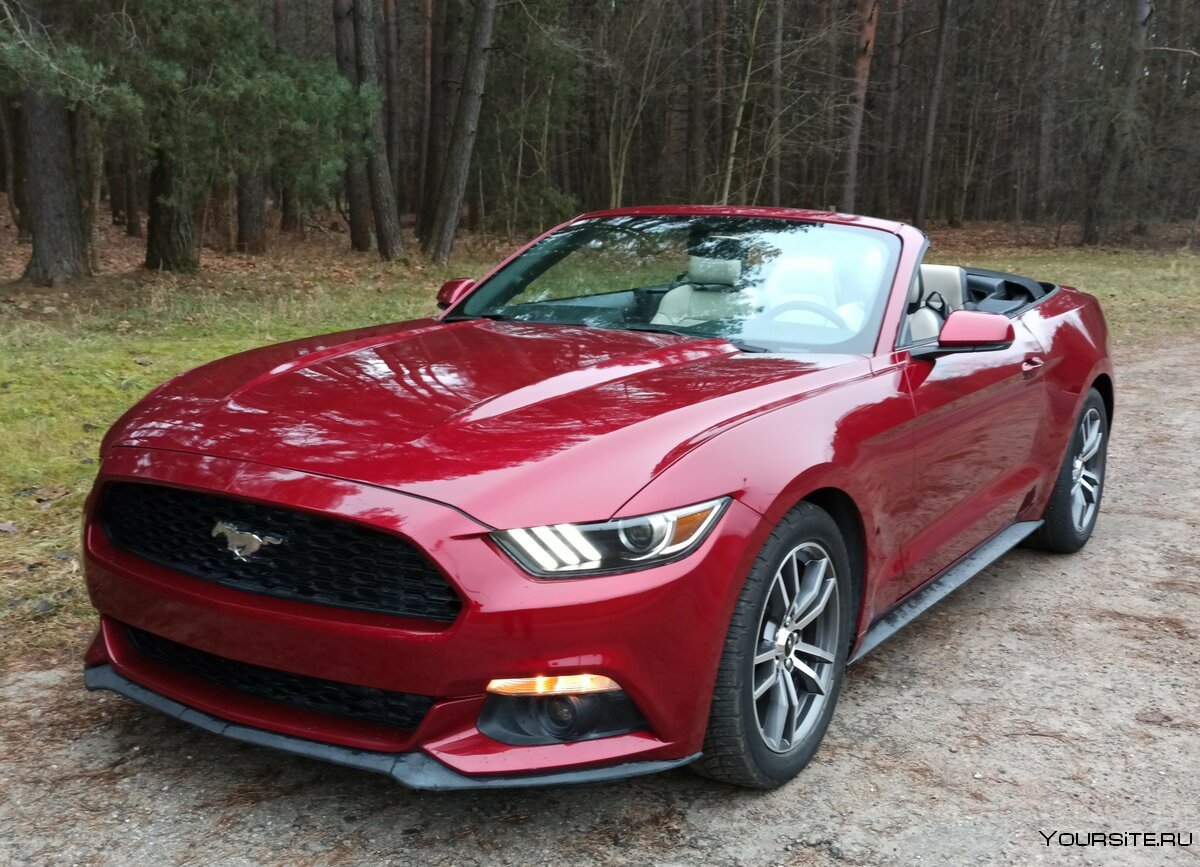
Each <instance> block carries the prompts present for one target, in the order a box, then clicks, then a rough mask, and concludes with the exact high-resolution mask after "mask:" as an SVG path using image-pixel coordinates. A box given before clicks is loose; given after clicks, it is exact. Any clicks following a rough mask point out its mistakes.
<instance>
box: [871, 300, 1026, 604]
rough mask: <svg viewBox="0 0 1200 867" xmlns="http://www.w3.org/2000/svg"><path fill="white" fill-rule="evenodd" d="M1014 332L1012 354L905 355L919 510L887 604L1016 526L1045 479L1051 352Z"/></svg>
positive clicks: (1016, 323) (1018, 325) (1019, 327)
mask: <svg viewBox="0 0 1200 867" xmlns="http://www.w3.org/2000/svg"><path fill="white" fill-rule="evenodd" d="M1013 329H1014V331H1015V335H1016V338H1015V340H1014V341H1013V343H1012V345H1011V346H1010V347H1008V348H1007V349H1000V350H990V351H983V352H969V353H962V354H953V355H943V356H940V357H938V358H936V359H932V360H929V359H917V358H912V357H911V355H908V353H907V352H904V356H906V360H905V361H903V362H902V366H903V369H904V375H903V383H904V385H903V387H904V389H905V390H907V392H908V394H909V397H910V399H911V400H912V403H913V410H914V413H915V415H914V419H913V430H912V456H913V476H912V479H913V483H912V497H911V498H910V503H911V505H912V508H911V510H910V511H909V512H908V514H907V516H906V521H907V524H908V526H907V528H906V534H905V536H906V538H907V544H906V549H907V550H906V556H905V562H906V568H905V573H904V579H903V581H902V582H901V586H899V587H897V588H896V589H897V591H898V592H897V593H896V594H895V598H893V599H891V600H889V601H890V602H896V601H899V599H901V598H903V597H904V596H906V595H908V593H910V592H912V591H913V590H915V589H917V588H918V587H920V586H921V585H922V584H924V583H926V582H927V581H928V580H929V579H931V578H933V577H934V576H936V575H938V574H939V573H940V572H942V571H943V570H944V569H946V568H947V567H949V566H951V565H953V564H954V563H955V561H957V560H959V559H960V558H961V557H963V555H965V554H967V553H968V552H970V551H971V550H972V549H973V548H975V547H976V546H978V545H980V544H981V543H983V542H984V541H986V540H987V539H988V538H990V537H991V536H993V535H995V534H996V533H998V532H1000V531H1001V530H1003V529H1005V528H1006V527H1008V526H1009V525H1010V524H1012V523H1013V522H1014V521H1015V520H1016V517H1017V514H1018V512H1019V511H1020V510H1021V508H1022V507H1023V506H1024V505H1025V504H1026V503H1027V502H1029V500H1030V499H1031V497H1032V496H1033V493H1034V488H1035V486H1036V484H1037V482H1038V479H1039V478H1040V477H1041V476H1042V475H1043V472H1042V470H1041V469H1040V468H1039V465H1038V462H1037V461H1036V460H1035V454H1036V450H1037V449H1038V448H1039V446H1040V444H1039V443H1038V440H1037V434H1038V430H1039V428H1040V425H1041V422H1042V420H1043V419H1044V418H1045V416H1046V413H1047V412H1048V410H1049V406H1048V402H1049V393H1048V391H1047V388H1046V383H1045V377H1044V370H1045V367H1044V365H1043V358H1044V355H1045V352H1044V349H1043V348H1042V346H1041V345H1040V344H1039V343H1038V341H1037V338H1036V337H1035V336H1034V335H1033V333H1032V332H1031V331H1030V330H1029V329H1028V328H1027V327H1025V325H1024V324H1022V322H1021V320H1020V319H1014V320H1013ZM900 348H901V349H904V347H900ZM1043 463H1044V462H1043Z"/></svg>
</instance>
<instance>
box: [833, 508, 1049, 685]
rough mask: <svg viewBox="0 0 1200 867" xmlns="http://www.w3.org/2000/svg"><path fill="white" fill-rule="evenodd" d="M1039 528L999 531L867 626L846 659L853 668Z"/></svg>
mask: <svg viewBox="0 0 1200 867" xmlns="http://www.w3.org/2000/svg"><path fill="white" fill-rule="evenodd" d="M1040 526H1042V522H1041V521H1021V522H1019V523H1016V524H1013V525H1012V526H1011V527H1009V528H1008V529H1007V530H1001V531H1000V532H999V533H997V534H996V535H995V536H992V538H990V539H988V540H987V541H986V542H984V543H983V544H982V545H980V546H979V547H978V548H976V549H975V550H974V551H972V552H970V553H969V554H967V555H965V556H964V557H962V558H961V559H960V560H959V561H958V562H956V563H955V564H954V565H953V566H950V567H949V568H948V569H946V570H945V571H944V572H942V574H941V575H938V576H937V577H936V578H934V579H933V580H931V581H930V582H929V583H927V584H926V585H925V586H923V587H922V588H921V589H920V590H917V591H916V592H915V593H913V594H912V595H911V596H909V597H908V598H907V599H905V600H904V601H903V602H901V603H900V604H898V605H897V606H896V607H895V608H893V609H892V610H891V611H889V612H888V613H887V614H885V615H883V617H881V618H879V619H878V620H876V621H875V622H874V623H873V624H871V628H870V629H868V630H867V634H866V635H864V636H863V640H862V643H861V644H860V645H859V647H858V650H857V651H856V652H855V654H854V656H853V657H852V658H851V659H850V664H851V665H853V664H854V663H856V662H858V661H859V660H860V659H862V658H863V657H864V656H866V655H867V654H868V653H870V652H871V651H872V650H874V649H875V648H876V647H878V646H879V645H881V644H883V642H885V641H887V640H888V639H889V638H891V637H892V636H893V635H895V634H896V633H897V632H899V631H900V630H901V629H903V628H904V627H905V626H908V624H910V623H912V622H913V621H914V620H916V619H917V618H918V617H920V616H921V615H922V614H924V613H925V612H926V611H928V610H929V609H930V608H932V607H933V606H934V605H936V604H937V603H939V602H941V601H942V600H943V599H945V598H946V597H947V596H949V595H950V594H951V593H953V592H954V591H955V590H957V589H958V588H959V587H962V586H963V585H964V584H966V583H967V582H968V581H970V580H971V579H972V578H974V577H975V576H976V575H978V574H979V573H980V572H982V571H983V570H984V569H986V568H987V567H988V566H991V565H992V564H993V563H995V562H996V561H997V560H999V559H1000V558H1001V557H1003V556H1004V555H1005V554H1007V553H1008V552H1009V551H1011V550H1012V549H1013V548H1015V547H1016V546H1017V545H1019V544H1020V543H1021V541H1022V540H1023V539H1024V538H1025V537H1026V536H1028V535H1029V534H1030V533H1032V532H1033V531H1034V530H1036V529H1037V528H1038V527H1040Z"/></svg>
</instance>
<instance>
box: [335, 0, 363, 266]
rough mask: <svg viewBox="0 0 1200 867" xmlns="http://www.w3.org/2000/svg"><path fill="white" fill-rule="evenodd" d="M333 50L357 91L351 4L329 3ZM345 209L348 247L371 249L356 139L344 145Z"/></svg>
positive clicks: (347, 1)
mask: <svg viewBox="0 0 1200 867" xmlns="http://www.w3.org/2000/svg"><path fill="white" fill-rule="evenodd" d="M333 32H334V46H335V51H336V52H337V68H338V72H340V73H341V74H342V77H343V78H345V79H346V80H347V81H348V82H350V86H351V87H353V88H354V89H355V90H358V68H357V65H356V61H355V59H354V55H355V51H354V0H333ZM346 144H347V153H346V172H345V185H346V208H347V210H348V211H349V213H350V247H351V249H353V250H357V251H358V252H360V253H365V252H367V251H368V250H370V249H371V201H370V199H371V196H370V193H369V192H368V191H367V176H366V172H365V171H364V169H363V155H362V148H361V146H360V142H359V140H358V137H357V136H355V137H353V138H352V139H351V140H349V141H347V143H346Z"/></svg>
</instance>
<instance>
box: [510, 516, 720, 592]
mask: <svg viewBox="0 0 1200 867" xmlns="http://www.w3.org/2000/svg"><path fill="white" fill-rule="evenodd" d="M727 505H729V498H728V497H722V498H721V499H719V500H709V501H708V502H707V503H699V504H697V505H695V506H685V507H684V508H682V509H672V510H671V511H669V512H659V513H657V514H654V515H641V516H639V517H636V518H618V519H616V520H613V521H605V522H603V523H600V524H555V525H553V526H550V525H547V526H544V527H530V528H529V529H525V530H501V531H500V532H498V533H494V534H493V535H492V538H493V539H495V540H496V542H497V543H498V544H499V545H500V547H501V548H503V549H504V550H505V551H507V552H508V553H509V555H511V556H512V558H513V559H514V560H516V561H517V563H519V564H520V565H521V567H522V568H524V569H525V570H526V571H527V572H532V573H533V574H534V575H543V576H549V577H563V578H569V577H574V576H576V575H581V574H591V573H598V572H619V571H626V572H627V571H629V570H631V569H645V568H646V567H648V566H659V565H661V564H663V563H668V562H670V561H672V560H678V559H679V558H681V557H686V556H687V555H688V554H690V553H691V552H692V551H693V550H695V548H696V547H697V546H698V545H699V544H700V543H701V542H703V541H704V537H705V536H707V535H708V533H709V531H710V530H711V529H712V528H713V526H714V525H715V524H716V523H717V519H718V518H720V517H721V513H722V512H723V511H724V510H725V507H726V506H727Z"/></svg>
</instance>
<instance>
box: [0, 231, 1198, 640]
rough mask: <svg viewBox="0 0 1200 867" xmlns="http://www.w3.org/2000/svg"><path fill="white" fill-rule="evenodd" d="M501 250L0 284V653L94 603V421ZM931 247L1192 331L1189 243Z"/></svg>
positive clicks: (98, 431) (403, 308) (1124, 320)
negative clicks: (1156, 248) (454, 258)
mask: <svg viewBox="0 0 1200 867" xmlns="http://www.w3.org/2000/svg"><path fill="white" fill-rule="evenodd" d="M500 252H501V251H500V250H498V249H485V250H478V251H473V252H470V251H469V255H468V256H467V257H466V258H465V259H464V260H463V261H460V262H458V263H456V267H454V268H449V269H447V268H438V267H434V266H430V265H428V264H423V263H416V264H410V265H401V264H396V265H384V264H381V263H378V262H375V261H373V257H351V256H349V255H347V254H345V253H343V252H340V251H338V250H335V249H333V248H332V247H331V246H324V247H322V246H320V245H310V246H308V247H300V248H295V249H291V250H285V251H282V252H279V253H276V254H274V255H273V256H272V257H269V258H267V259H265V260H248V259H240V258H227V259H218V261H216V262H210V265H209V267H207V268H206V269H205V270H204V271H202V272H201V273H200V274H198V275H195V276H191V277H175V276H171V275H156V274H142V273H138V272H123V273H119V274H114V275H109V276H104V277H101V278H97V279H95V280H92V281H88V282H87V283H85V284H82V285H80V286H77V287H72V288H71V289H70V291H69V293H68V296H67V297H65V298H64V297H63V294H62V293H61V292H50V291H48V290H33V289H31V288H29V287H27V286H23V285H12V286H8V287H0V662H5V661H7V662H8V663H11V662H13V661H14V660H16V659H17V658H19V657H22V656H26V657H28V656H29V654H30V653H31V652H32V653H33V654H34V655H35V656H36V655H37V653H38V652H43V653H44V652H52V651H63V650H71V649H73V648H79V647H81V646H82V644H83V643H84V642H85V641H86V638H87V635H88V633H89V631H90V627H91V623H92V616H93V615H92V613H91V610H90V607H89V606H88V603H87V598H86V593H85V592H84V590H83V586H82V580H81V576H80V575H79V573H78V565H77V559H76V557H77V551H78V542H77V534H78V520H79V512H80V508H81V506H82V504H83V500H84V497H85V496H86V494H87V491H88V488H89V487H90V485H91V482H92V478H93V477H94V474H95V471H96V463H95V460H96V452H97V447H98V444H99V441H100V438H101V436H102V435H103V433H104V431H105V430H106V429H107V428H108V426H109V425H111V424H112V423H113V421H115V420H116V419H117V417H118V416H119V415H120V414H121V413H122V412H123V411H124V410H125V409H126V408H127V407H129V406H130V405H131V404H132V403H134V402H135V401H136V400H137V399H138V398H139V397H141V396H142V395H143V394H144V393H145V392H146V391H148V390H149V389H150V388H152V387H153V386H154V385H156V384H157V383H159V382H161V381H163V380H165V379H167V378H168V377H170V376H173V375H174V374H176V373H179V372H180V371H183V370H186V369H187V368H190V367H193V366H195V365H197V364H199V363H201V362H204V361H207V360H210V359H213V358H217V357H219V356H222V355H227V354H229V353H231V352H236V351H238V350H242V349H246V348H249V347H252V346H258V345H261V344H265V343H271V342H275V341H280V340H287V339H291V338H294V337H299V336H304V335H309V334H318V333H323V332H328V331H335V330H340V329H345V328H353V327H357V326H362V325H368V324H373V323H379V322H389V321H397V320H402V319H408V318H413V317H417V316H423V315H428V314H430V313H432V312H433V311H434V305H433V296H434V293H435V291H436V288H437V286H438V285H439V284H440V283H441V282H442V281H443V280H445V279H447V278H449V277H451V276H458V275H461V274H468V275H472V274H474V275H478V274H480V273H482V272H483V270H485V265H486V263H489V262H494V261H497V259H498V258H499V255H500ZM937 258H938V260H939V261H951V262H954V261H958V262H963V263H969V264H975V265H980V266H983V267H992V268H997V269H1000V270H1009V271H1015V272H1017V273H1023V274H1028V275H1030V276H1033V277H1036V278H1038V279H1044V280H1052V281H1056V282H1062V283H1068V284H1071V285H1075V286H1078V287H1080V288H1084V289H1087V290H1088V291H1090V292H1092V293H1093V294H1095V295H1097V296H1099V297H1100V299H1101V300H1102V301H1103V303H1104V307H1105V310H1106V312H1107V314H1108V317H1109V321H1110V324H1111V326H1112V330H1113V335H1114V341H1115V342H1116V343H1117V344H1118V346H1119V345H1121V344H1124V345H1132V344H1134V343H1141V342H1145V341H1150V342H1161V341H1165V340H1169V339H1172V338H1178V337H1180V336H1181V335H1185V334H1187V335H1190V337H1191V339H1195V336H1196V334H1197V332H1198V331H1200V257H1197V256H1193V255H1189V254H1186V253H1139V252H1095V251H1079V250H1075V249H1069V250H1031V249H1013V250H1007V249H1005V250H993V251H990V252H988V251H984V252H982V253H978V254H976V253H969V254H968V253H965V252H964V253H957V252H956V253H955V254H954V255H945V256H942V257H937ZM10 525H11V526H10Z"/></svg>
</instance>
